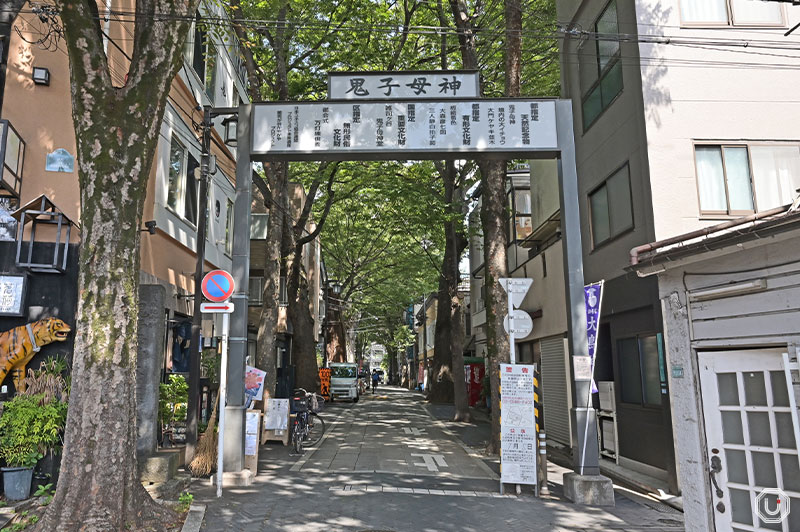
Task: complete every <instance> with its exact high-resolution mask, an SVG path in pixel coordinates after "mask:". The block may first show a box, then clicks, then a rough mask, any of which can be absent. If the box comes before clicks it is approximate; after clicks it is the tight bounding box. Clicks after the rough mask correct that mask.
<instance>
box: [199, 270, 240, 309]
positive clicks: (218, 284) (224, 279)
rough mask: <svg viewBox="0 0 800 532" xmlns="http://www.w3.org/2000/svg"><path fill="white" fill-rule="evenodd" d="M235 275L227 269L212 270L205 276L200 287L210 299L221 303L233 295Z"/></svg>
mask: <svg viewBox="0 0 800 532" xmlns="http://www.w3.org/2000/svg"><path fill="white" fill-rule="evenodd" d="M234 286H235V285H234V282H233V277H232V276H231V274H229V273H228V272H226V271H225V270H212V271H210V272H208V273H207V274H206V276H205V277H203V282H202V283H201V284H200V288H201V290H202V291H203V296H204V297H205V298H206V299H208V300H209V301H213V302H214V303H219V302H221V301H225V300H226V299H228V298H229V297H231V296H232V295H233V289H234Z"/></svg>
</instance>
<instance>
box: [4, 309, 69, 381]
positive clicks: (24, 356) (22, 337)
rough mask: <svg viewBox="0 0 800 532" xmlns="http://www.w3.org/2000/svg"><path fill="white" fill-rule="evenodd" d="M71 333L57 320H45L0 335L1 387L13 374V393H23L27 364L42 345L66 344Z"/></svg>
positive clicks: (65, 325)
mask: <svg viewBox="0 0 800 532" xmlns="http://www.w3.org/2000/svg"><path fill="white" fill-rule="evenodd" d="M71 330H72V329H71V328H70V326H69V325H67V324H66V323H64V322H63V321H62V320H60V319H58V318H45V319H43V320H39V321H35V322H33V323H28V324H27V325H20V326H19V327H15V328H13V329H11V330H10V331H6V332H3V333H0V384H3V381H4V380H6V377H7V376H8V374H9V373H11V378H12V379H13V380H14V389H16V390H17V391H18V392H21V391H23V390H24V388H25V366H26V365H27V364H28V362H30V361H31V359H32V358H33V356H34V355H35V354H36V353H38V352H39V350H40V349H41V348H42V346H43V345H47V344H51V343H53V342H63V341H64V340H66V339H67V336H69V333H70V331H71Z"/></svg>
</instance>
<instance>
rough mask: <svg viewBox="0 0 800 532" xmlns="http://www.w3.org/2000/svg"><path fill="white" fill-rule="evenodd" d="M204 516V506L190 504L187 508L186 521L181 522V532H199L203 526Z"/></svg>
mask: <svg viewBox="0 0 800 532" xmlns="http://www.w3.org/2000/svg"><path fill="white" fill-rule="evenodd" d="M205 516H206V505H205V504H192V505H191V506H190V507H189V513H187V514H186V521H184V522H183V528H181V532H200V527H201V526H203V519H204V518H205Z"/></svg>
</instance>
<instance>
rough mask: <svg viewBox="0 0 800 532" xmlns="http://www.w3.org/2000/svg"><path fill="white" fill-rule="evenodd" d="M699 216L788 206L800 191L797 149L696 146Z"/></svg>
mask: <svg viewBox="0 0 800 532" xmlns="http://www.w3.org/2000/svg"><path fill="white" fill-rule="evenodd" d="M695 163H696V167H697V189H698V194H699V197H700V212H701V213H702V214H731V215H738V214H747V213H751V212H754V211H765V210H769V209H773V208H775V207H780V206H782V205H787V204H789V203H791V202H792V201H793V199H794V197H795V191H796V190H797V188H800V146H798V145H770V144H761V145H745V144H738V145H737V144H733V145H727V144H719V145H698V146H695Z"/></svg>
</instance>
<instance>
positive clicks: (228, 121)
mask: <svg viewBox="0 0 800 532" xmlns="http://www.w3.org/2000/svg"><path fill="white" fill-rule="evenodd" d="M238 119H239V117H238V116H237V115H231V116H229V117H227V118H225V119H224V120H223V121H222V127H223V128H224V129H225V144H227V145H228V146H230V147H232V148H235V147H236V143H237V141H238V137H237V136H236V135H237V133H236V126H237V125H238V123H239V120H238Z"/></svg>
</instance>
